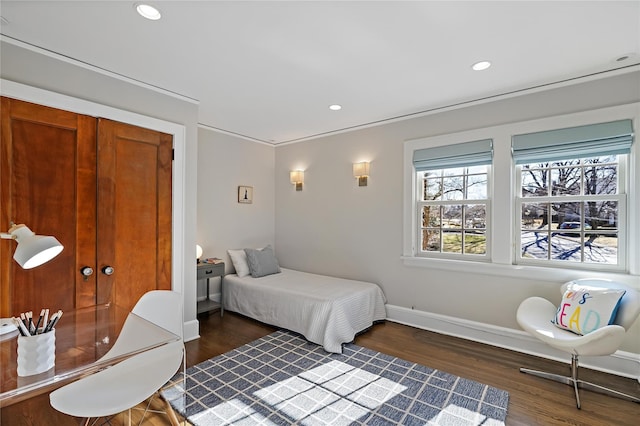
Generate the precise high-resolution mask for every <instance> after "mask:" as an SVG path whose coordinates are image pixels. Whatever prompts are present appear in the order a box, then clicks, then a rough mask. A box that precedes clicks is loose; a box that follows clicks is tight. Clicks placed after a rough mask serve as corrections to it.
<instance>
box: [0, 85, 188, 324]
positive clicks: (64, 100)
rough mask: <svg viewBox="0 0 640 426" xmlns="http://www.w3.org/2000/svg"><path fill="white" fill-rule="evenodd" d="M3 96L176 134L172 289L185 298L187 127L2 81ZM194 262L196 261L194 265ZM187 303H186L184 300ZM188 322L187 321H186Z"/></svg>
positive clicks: (174, 143)
mask: <svg viewBox="0 0 640 426" xmlns="http://www.w3.org/2000/svg"><path fill="white" fill-rule="evenodd" d="M0 87H1V90H0V94H1V95H2V96H6V97H9V98H14V99H19V100H21V101H26V102H32V103H35V104H39V105H44V106H48V107H53V108H58V109H62V110H66V111H71V112H75V113H79V114H85V115H91V116H94V117H103V118H108V119H111V120H115V121H120V122H122V123H127V124H132V125H134V126H139V127H145V128H148V129H152V130H157V131H159V132H163V133H168V134H171V135H173V149H174V159H173V170H172V174H171V180H172V183H171V184H172V191H171V194H172V195H171V198H172V206H171V210H172V216H173V217H172V247H171V268H172V270H171V289H172V290H173V291H175V292H177V293H180V294H182V297H183V299H184V294H185V293H184V284H183V283H184V279H183V277H184V273H185V271H184V265H185V264H186V262H185V253H184V247H185V243H184V238H185V214H184V209H185V149H186V128H185V126H184V125H182V124H177V123H172V122H170V121H165V120H160V119H157V118H153V117H147V116H145V115H142V114H137V113H134V112H130V111H124V110H120V109H117V108H113V107H109V106H106V105H101V104H98V103H95V102H91V101H85V100H83V99H78V98H74V97H71V96H67V95H62V94H60V93H56V92H51V91H48V90H44V89H40V88H37V87H32V86H27V85H25V84H21V83H16V82H14V81H10V80H4V79H0ZM191 263H193V262H191ZM183 303H184V300H183ZM183 321H184V319H183Z"/></svg>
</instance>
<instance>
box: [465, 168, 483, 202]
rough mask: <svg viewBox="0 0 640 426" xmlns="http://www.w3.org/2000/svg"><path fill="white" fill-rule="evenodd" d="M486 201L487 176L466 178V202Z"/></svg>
mask: <svg viewBox="0 0 640 426" xmlns="http://www.w3.org/2000/svg"><path fill="white" fill-rule="evenodd" d="M486 199H487V175H486V174H482V175H470V176H467V200H486Z"/></svg>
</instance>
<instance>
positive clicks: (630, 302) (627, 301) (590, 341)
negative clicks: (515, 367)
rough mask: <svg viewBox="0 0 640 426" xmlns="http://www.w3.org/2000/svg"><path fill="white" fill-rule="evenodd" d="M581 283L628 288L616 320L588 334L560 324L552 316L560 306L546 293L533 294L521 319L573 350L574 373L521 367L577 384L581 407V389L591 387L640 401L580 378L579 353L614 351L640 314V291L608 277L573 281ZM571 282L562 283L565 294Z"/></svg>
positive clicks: (533, 332)
mask: <svg viewBox="0 0 640 426" xmlns="http://www.w3.org/2000/svg"><path fill="white" fill-rule="evenodd" d="M573 282H574V283H577V284H582V285H586V286H593V287H601V288H616V289H624V290H626V293H625V295H624V296H623V297H622V299H621V301H620V306H619V308H618V312H617V315H616V318H615V320H614V324H611V325H606V326H604V327H601V328H599V329H597V330H595V331H592V332H590V333H588V334H585V335H584V336H581V335H578V334H575V333H572V332H571V331H567V330H563V329H560V328H558V327H556V326H555V325H554V324H553V323H552V322H551V319H552V318H554V317H555V315H556V311H557V309H558V308H557V307H556V305H554V304H553V303H551V302H550V301H548V300H546V299H543V298H542V297H530V298H528V299H526V300H524V301H523V302H522V303H521V304H520V306H519V307H518V312H517V321H518V324H520V327H522V328H523V329H524V330H525V331H527V332H528V333H529V334H531V335H532V336H534V337H536V338H538V339H539V340H541V341H542V342H544V343H546V344H547V345H549V346H551V347H553V348H555V349H558V350H561V351H563V352H568V353H570V354H571V376H563V375H560V374H552V373H548V372H544V371H537V370H530V369H528V368H521V369H520V371H521V372H523V373H527V374H532V375H534V376H538V377H542V378H545V379H550V380H554V381H556V382H560V383H564V384H567V385H570V386H573V388H574V392H575V395H576V406H577V407H578V408H580V395H579V394H578V389H579V388H582V389H587V390H590V391H593V392H598V393H602V394H605V395H609V396H614V397H617V398H622V399H626V400H629V401H633V402H640V398H639V397H638V396H633V395H627V394H624V393H622V392H618V391H616V390H613V389H609V388H606V387H604V386H600V385H596V384H594V383H590V382H586V381H584V380H579V379H578V356H580V355H584V356H605V355H611V354H613V353H614V352H615V351H616V350H618V348H619V347H620V345H621V344H622V341H623V340H624V338H625V334H626V331H627V330H628V329H629V327H631V326H632V325H633V323H634V322H635V321H636V319H637V318H638V315H640V293H639V292H638V291H636V290H634V289H633V288H631V287H628V286H626V285H624V284H622V283H617V282H614V281H610V280H604V279H582V280H575V281H573ZM568 285H569V283H565V284H564V285H563V286H562V287H561V292H562V294H564V292H565V290H566V288H567V286H568Z"/></svg>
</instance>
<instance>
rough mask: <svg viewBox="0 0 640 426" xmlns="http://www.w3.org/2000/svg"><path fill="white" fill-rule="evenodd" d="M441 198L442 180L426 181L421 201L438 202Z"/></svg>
mask: <svg viewBox="0 0 640 426" xmlns="http://www.w3.org/2000/svg"><path fill="white" fill-rule="evenodd" d="M441 196H442V179H440V178H436V179H426V180H425V189H424V198H423V201H432V200H439V199H440V197H441Z"/></svg>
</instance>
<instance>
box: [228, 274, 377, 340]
mask: <svg viewBox="0 0 640 426" xmlns="http://www.w3.org/2000/svg"><path fill="white" fill-rule="evenodd" d="M385 301H386V300H385V297H384V294H383V293H382V290H381V289H380V287H379V286H378V285H376V284H373V283H368V282H364V281H355V280H348V279H343V278H335V277H329V276H326V275H317V274H311V273H308V272H301V271H296V270H293V269H285V268H281V269H280V272H279V273H275V274H270V275H266V276H262V277H258V278H254V277H253V276H251V275H244V276H241V277H240V276H238V275H237V274H229V275H225V277H224V280H223V282H222V306H223V309H224V310H230V311H233V312H237V313H240V314H242V315H245V316H248V317H250V318H253V319H256V320H258V321H261V322H264V323H267V324H271V325H275V326H277V327H281V328H285V329H287V330H291V331H294V332H296V333H300V334H302V335H303V336H304V337H305V338H306V339H307V340H309V341H310V342H313V343H316V344H319V345H322V347H323V348H324V349H325V350H326V351H327V352H335V353H342V344H343V343H347V342H351V341H353V339H354V337H355V335H356V334H357V333H359V332H361V331H363V330H365V329H367V328H368V327H370V326H371V325H372V324H373V323H374V321H379V320H383V319H385V318H386V310H385Z"/></svg>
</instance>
